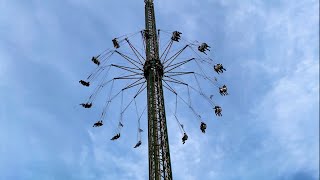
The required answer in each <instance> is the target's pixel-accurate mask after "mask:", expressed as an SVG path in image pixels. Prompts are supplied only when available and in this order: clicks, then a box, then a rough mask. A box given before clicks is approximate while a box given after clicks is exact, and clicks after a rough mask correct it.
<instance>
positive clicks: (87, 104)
mask: <svg viewBox="0 0 320 180" xmlns="http://www.w3.org/2000/svg"><path fill="white" fill-rule="evenodd" d="M80 105H81V106H83V107H84V108H91V106H92V103H82V104H80Z"/></svg>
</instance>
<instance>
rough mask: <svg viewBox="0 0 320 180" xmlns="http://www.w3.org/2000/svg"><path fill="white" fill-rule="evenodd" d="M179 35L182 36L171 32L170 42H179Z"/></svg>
mask: <svg viewBox="0 0 320 180" xmlns="http://www.w3.org/2000/svg"><path fill="white" fill-rule="evenodd" d="M180 34H182V33H181V32H179V31H173V33H172V37H171V40H173V41H177V42H179V40H180V38H181V36H180Z"/></svg>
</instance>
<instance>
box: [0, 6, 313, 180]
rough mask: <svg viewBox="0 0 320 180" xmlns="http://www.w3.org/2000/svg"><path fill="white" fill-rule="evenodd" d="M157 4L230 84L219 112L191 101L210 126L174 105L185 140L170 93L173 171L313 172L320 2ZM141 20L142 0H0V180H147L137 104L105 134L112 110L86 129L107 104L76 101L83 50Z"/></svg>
mask: <svg viewBox="0 0 320 180" xmlns="http://www.w3.org/2000/svg"><path fill="white" fill-rule="evenodd" d="M155 11H156V18H157V27H158V28H160V29H164V30H168V31H173V30H179V31H181V32H182V33H183V34H182V35H183V36H184V37H187V38H188V39H190V40H198V41H199V42H203V41H205V42H207V43H208V44H209V45H211V46H212V48H211V51H210V53H209V56H211V57H212V58H213V59H214V60H216V61H217V62H221V63H223V64H224V66H225V67H226V69H227V71H226V73H224V74H223V75H219V77H218V78H219V80H221V82H223V83H226V84H227V85H228V87H229V92H230V95H229V96H227V97H221V96H220V95H219V94H218V93H217V92H214V101H215V102H216V103H218V104H219V105H220V106H222V107H223V117H220V118H216V117H215V116H214V114H213V112H212V109H210V107H209V106H199V105H201V101H199V100H198V101H195V106H196V107H198V109H197V111H198V112H199V113H201V115H202V117H204V121H205V122H206V123H207V126H208V128H207V132H206V134H202V133H201V132H200V130H199V122H198V121H197V120H195V118H194V117H193V116H189V115H188V113H189V114H190V110H188V108H187V107H186V106H183V105H180V104H179V112H180V116H179V117H180V121H181V122H182V123H183V124H184V127H185V129H186V132H187V133H188V135H189V139H188V141H187V142H186V144H184V145H183V144H182V143H181V137H182V136H181V133H180V131H179V128H178V126H177V123H176V122H175V119H174V118H173V116H172V113H171V114H170V110H171V112H172V107H173V106H174V104H175V99H174V98H172V96H170V95H169V94H168V93H167V94H166V95H168V96H166V109H167V112H168V113H167V115H168V116H167V121H168V131H169V139H170V152H171V160H172V170H173V178H174V179H176V180H198V179H204V180H211V179H220V180H233V179H234V180H239V179H241V180H242V179H243V180H256V179H261V180H264V179H268V180H316V179H319V1H317V0H304V1H298V0H278V1H270V0H268V1H267V0H264V1H263V0H255V1H253V0H242V1H231V0H229V1H227V0H202V1H197V0H157V1H155ZM143 28H144V2H143V1H142V0H139V1H138V0H135V1H125V0H124V1H111V0H109V1H108V0H96V1H92V0H91V1H90V0H63V1H62V0H56V1H41V0H29V1H23V0H0V87H1V89H0V97H1V100H2V101H1V103H0V154H1V155H0V179H1V180H2V179H3V180H38V179H39V180H87V179H88V180H90V179H98V180H99V179H110V180H112V179H118V180H127V179H133V180H135V179H137V180H143V179H148V152H147V150H148V147H147V132H146V131H145V132H143V133H142V142H143V143H142V146H141V147H139V148H138V149H134V148H132V147H133V146H134V144H135V143H136V141H137V138H136V129H137V127H136V126H137V122H136V121H137V120H136V114H135V111H129V112H128V114H127V115H126V119H127V120H126V124H125V127H124V128H123V129H122V132H121V138H120V139H119V140H118V141H116V142H112V141H110V140H109V139H110V138H111V137H112V136H113V135H114V133H115V124H116V123H117V119H118V116H119V113H112V111H110V113H109V114H110V115H109V116H108V117H107V119H106V120H105V125H104V126H103V127H101V128H92V124H93V123H94V122H95V121H96V120H97V119H98V118H99V115H100V113H101V110H102V108H103V103H97V104H95V105H94V107H93V109H90V110H87V109H83V108H80V107H79V105H78V104H79V103H81V102H83V101H84V100H85V99H86V97H88V95H90V90H88V89H86V88H84V87H82V86H81V85H80V84H79V83H78V81H79V80H80V79H83V78H85V77H86V76H87V75H88V72H90V71H91V70H92V69H94V67H95V66H94V64H92V62H91V61H90V59H91V57H92V56H93V55H96V54H98V53H99V52H101V51H103V50H104V49H106V48H111V47H112V43H111V39H113V38H114V37H119V36H121V35H123V34H128V33H131V32H136V31H140V30H141V29H143ZM140 47H141V46H140ZM202 88H203V89H206V90H208V91H211V90H213V89H215V90H216V88H213V87H212V85H211V84H210V83H208V84H203V86H202ZM183 92H184V91H183V90H181V93H183ZM105 94H107V93H105ZM101 98H104V99H103V100H101V101H104V100H105V97H104V96H101ZM144 98H145V97H144ZM144 100H145V99H144ZM143 103H145V101H143V94H142V99H140V101H139V102H138V104H139V105H140V106H139V111H140V112H141V109H143V107H144V106H145V104H143ZM197 103H198V106H197ZM114 104H115V105H114V106H113V107H112V108H111V110H113V109H118V108H117V107H118V106H119V103H117V102H115V103H114ZM131 108H132V107H131ZM108 119H109V120H110V121H111V120H112V121H113V122H111V123H110V121H108ZM141 126H142V128H143V129H145V130H146V126H147V120H146V118H145V117H143V118H142V119H141Z"/></svg>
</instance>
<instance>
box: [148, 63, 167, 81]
mask: <svg viewBox="0 0 320 180" xmlns="http://www.w3.org/2000/svg"><path fill="white" fill-rule="evenodd" d="M151 71H154V72H155V74H157V75H158V77H160V78H162V77H163V74H164V72H163V65H162V63H161V62H160V60H159V59H152V60H151V61H150V60H149V61H146V62H145V64H144V66H143V73H144V77H145V78H146V79H148V77H149V74H150V72H151Z"/></svg>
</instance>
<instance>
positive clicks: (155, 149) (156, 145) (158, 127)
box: [143, 0, 172, 180]
mask: <svg viewBox="0 0 320 180" xmlns="http://www.w3.org/2000/svg"><path fill="white" fill-rule="evenodd" d="M145 25H146V29H145V41H146V62H145V64H144V68H143V69H144V76H145V78H146V80H147V98H148V149H149V180H160V179H165V180H171V179H172V171H171V161H170V152H169V140H168V131H167V122H166V114H165V106H164V98H163V87H162V77H163V65H162V63H161V61H160V58H159V45H158V37H157V30H156V21H155V14H154V5H153V0H145Z"/></svg>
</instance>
